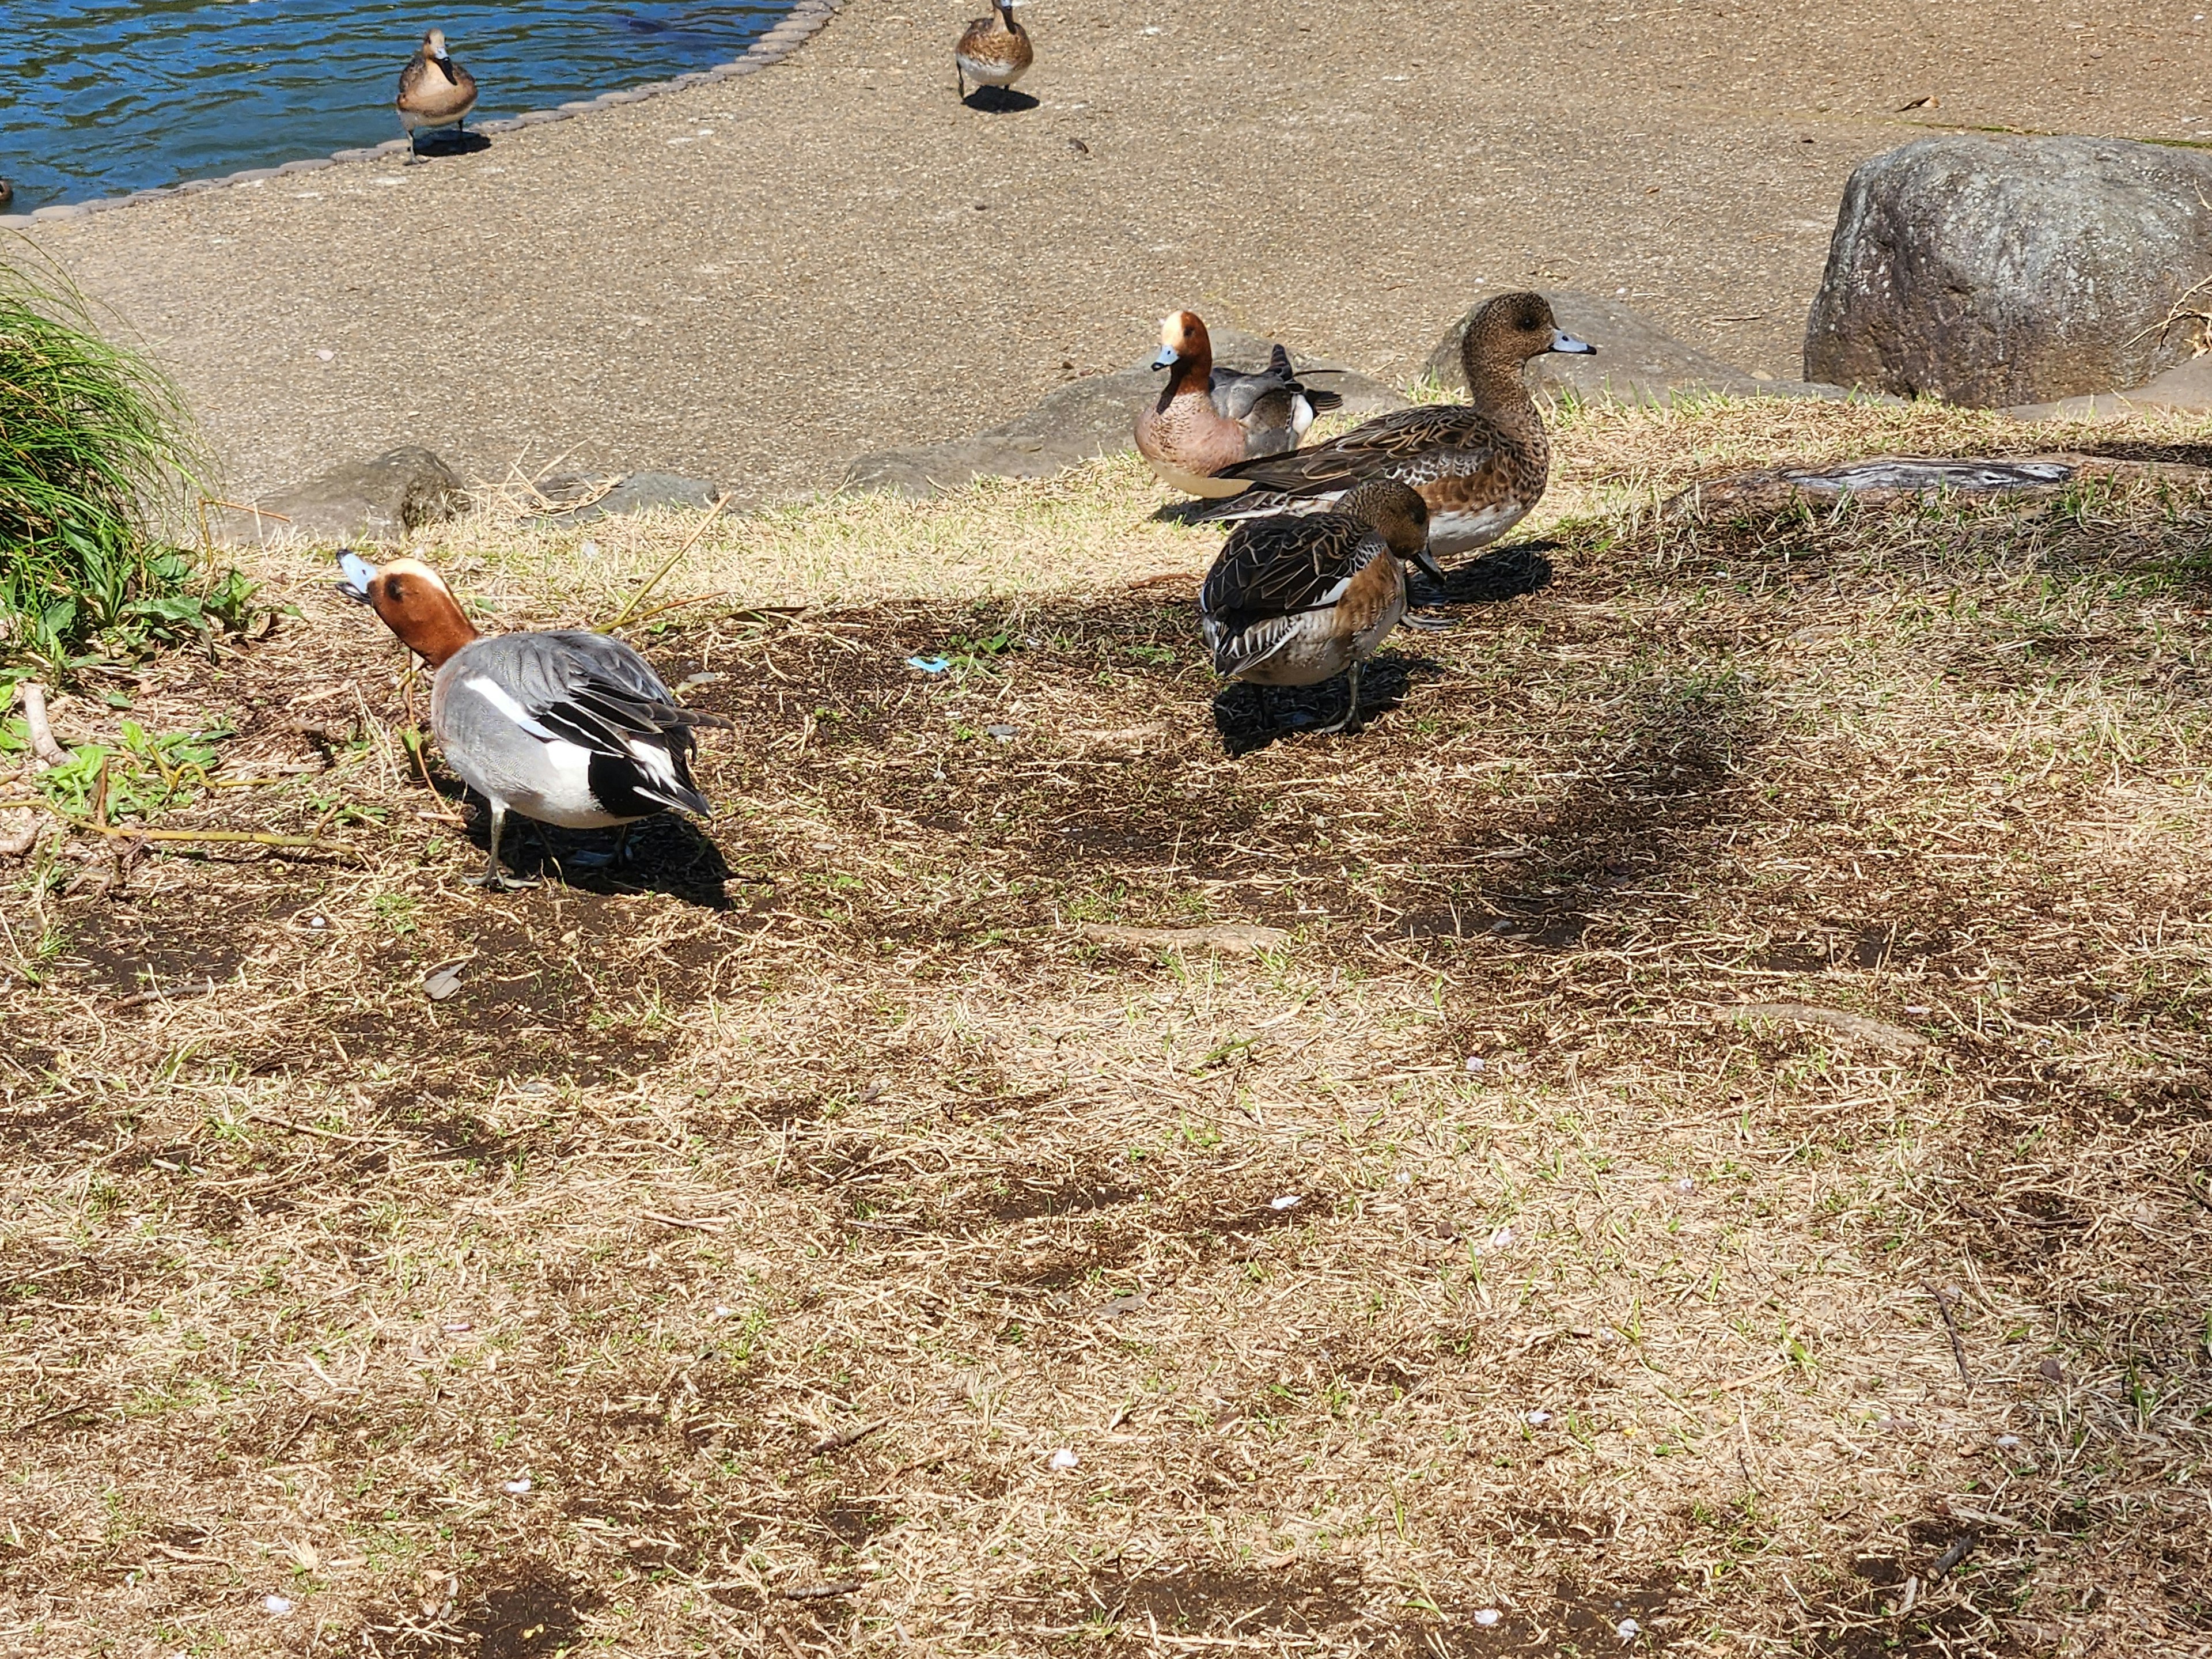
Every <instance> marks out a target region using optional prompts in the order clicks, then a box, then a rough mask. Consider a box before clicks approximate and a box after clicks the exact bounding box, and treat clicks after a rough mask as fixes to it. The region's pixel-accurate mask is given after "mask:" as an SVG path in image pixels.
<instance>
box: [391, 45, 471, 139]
mask: <svg viewBox="0 0 2212 1659" xmlns="http://www.w3.org/2000/svg"><path fill="white" fill-rule="evenodd" d="M476 106H477V77H476V76H473V75H471V74H470V73H469V72H468V71H467V70H465V69H463V68H462V67H461V66H460V65H459V64H457V63H455V62H454V61H453V55H452V54H451V53H449V52H447V50H446V32H445V30H443V29H430V30H428V31H426V32H425V33H424V34H423V36H422V45H421V46H417V47H416V49H415V55H414V56H413V57H412V58H409V59H408V60H407V67H406V68H405V69H404V70H400V71H399V95H398V97H397V98H394V99H393V100H392V107H393V108H394V109H396V110H398V112H399V125H400V129H401V130H402V131H404V132H405V133H406V135H407V147H408V157H409V160H410V161H420V160H421V159H422V150H421V149H420V148H419V147H418V145H417V143H416V133H418V132H420V131H422V129H423V128H424V127H453V128H457V129H459V130H461V131H466V129H465V128H464V127H462V125H461V124H462V123H463V122H464V121H465V120H467V119H468V115H469V112H470V111H471V110H472V109H474V108H475V107H476Z"/></svg>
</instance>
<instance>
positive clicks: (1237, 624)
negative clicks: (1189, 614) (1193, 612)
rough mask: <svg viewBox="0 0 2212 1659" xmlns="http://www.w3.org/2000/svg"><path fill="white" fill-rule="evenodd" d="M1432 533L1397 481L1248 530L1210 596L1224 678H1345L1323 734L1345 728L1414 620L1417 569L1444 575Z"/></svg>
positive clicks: (1252, 524)
mask: <svg viewBox="0 0 2212 1659" xmlns="http://www.w3.org/2000/svg"><path fill="white" fill-rule="evenodd" d="M1429 534H1430V531H1429V509H1428V506H1427V504H1426V503H1425V501H1422V500H1421V498H1420V496H1419V495H1418V494H1417V493H1416V492H1415V491H1414V490H1413V489H1410V488H1408V487H1407V485H1405V484H1402V483H1397V482H1396V481H1395V480H1393V479H1389V478H1374V479H1370V480H1369V481H1368V482H1367V483H1363V484H1361V485H1360V486H1359V487H1358V489H1354V490H1352V491H1351V492H1350V493H1349V494H1348V495H1345V496H1344V497H1343V498H1342V499H1341V500H1340V501H1338V502H1337V503H1336V504H1335V506H1334V507H1332V508H1331V509H1330V510H1329V511H1328V512H1326V513H1310V514H1306V515H1302V516H1292V515H1289V514H1279V515H1277V516H1274V517H1272V518H1265V519H1253V520H1249V521H1247V522H1245V523H1243V524H1240V525H1238V526H1237V528H1236V529H1235V530H1233V531H1231V532H1230V536H1229V540H1228V543H1227V544H1226V545H1225V546H1224V547H1223V548H1222V550H1221V556H1220V557H1218V558H1217V559H1216V560H1214V562H1213V568H1212V569H1210V570H1208V571H1207V572H1206V585H1205V586H1204V587H1202V588H1200V590H1199V599H1198V609H1199V617H1200V629H1201V630H1202V631H1203V633H1204V635H1205V639H1206V648H1207V649H1208V650H1209V651H1211V652H1212V653H1213V669H1214V671H1215V672H1216V673H1218V674H1219V675H1221V676H1222V677H1223V678H1226V679H1232V680H1248V681H1249V682H1251V683H1252V684H1255V685H1257V686H1261V687H1262V688H1265V687H1267V686H1273V685H1319V684H1321V683H1322V681H1323V680H1328V679H1334V678H1336V676H1337V675H1339V674H1344V675H1346V676H1347V677H1348V679H1349V688H1348V690H1346V696H1345V703H1344V714H1343V717H1342V718H1341V719H1340V720H1335V721H1334V722H1332V723H1331V724H1329V725H1328V726H1322V727H1320V728H1319V730H1320V731H1321V732H1340V731H1342V730H1343V729H1344V728H1345V727H1346V726H1349V725H1350V724H1351V723H1352V720H1354V719H1355V718H1356V717H1357V716H1358V713H1359V671H1360V667H1361V665H1363V664H1364V663H1365V662H1366V660H1367V659H1368V658H1370V657H1371V656H1373V655H1374V654H1375V653H1376V649H1377V648H1378V647H1380V646H1381V645H1382V643H1383V641H1384V640H1385V639H1386V638H1388V637H1389V634H1390V630H1391V629H1394V628H1395V627H1397V625H1398V624H1399V623H1401V622H1402V621H1403V620H1404V619H1405V616H1406V566H1407V563H1409V562H1410V563H1413V564H1417V565H1419V567H1420V568H1422V570H1423V571H1425V573H1426V574H1429V575H1430V576H1431V577H1432V578H1434V579H1436V580H1438V581H1441V580H1443V577H1442V574H1440V573H1439V572H1438V571H1437V568H1436V566H1435V565H1434V564H1433V563H1432V562H1431V561H1430V559H1429V556H1428V553H1427V551H1426V546H1427V543H1428V540H1429ZM1260 695H1261V699H1262V701H1263V702H1264V701H1265V699H1266V697H1267V692H1266V690H1264V689H1263V690H1261V694H1260Z"/></svg>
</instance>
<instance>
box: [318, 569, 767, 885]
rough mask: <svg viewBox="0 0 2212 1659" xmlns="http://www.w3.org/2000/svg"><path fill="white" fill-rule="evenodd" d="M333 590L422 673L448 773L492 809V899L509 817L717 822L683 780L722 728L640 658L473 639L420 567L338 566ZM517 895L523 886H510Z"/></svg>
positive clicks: (597, 639)
mask: <svg viewBox="0 0 2212 1659" xmlns="http://www.w3.org/2000/svg"><path fill="white" fill-rule="evenodd" d="M338 568H339V570H340V571H341V572H342V573H343V576H344V580H343V581H341V582H340V583H339V584H338V592H341V593H343V595H345V597H346V598H348V599H356V600H358V601H359V602H361V603H362V604H363V605H368V606H369V607H370V608H371V609H372V610H374V611H375V612H376V614H377V615H378V616H380V617H383V618H384V621H385V623H386V626H387V627H389V628H390V629H392V632H393V633H395V634H397V635H398V636H399V638H400V641H401V642H402V643H403V644H404V645H406V646H407V647H408V648H409V649H410V650H412V651H413V652H414V653H416V655H417V656H419V657H421V658H422V659H423V660H424V661H425V662H427V663H428V664H429V665H430V666H431V667H432V669H434V670H435V674H436V677H435V678H434V679H433V680H432V681H431V682H430V731H431V733H432V735H434V736H435V738H437V739H438V747H439V750H441V752H442V753H443V754H444V755H445V757H446V763H447V765H449V766H451V767H452V768H453V770H454V771H456V772H458V773H459V774H460V776H461V780H462V781H463V782H465V783H466V784H467V785H468V786H469V787H471V789H474V790H475V791H476V792H477V793H478V794H480V795H482V796H483V798H484V799H485V800H487V801H488V802H489V803H490V805H491V840H490V854H491V856H490V860H489V862H488V863H487V864H486V866H485V867H484V873H483V876H482V877H481V878H471V879H472V880H473V881H476V882H477V883H478V884H481V885H483V886H485V887H489V888H494V889H498V888H502V887H507V886H509V885H514V884H515V883H513V882H512V881H510V879H509V878H508V877H507V874H506V872H504V871H503V870H502V868H501V865H500V860H499V843H500V832H501V829H502V828H503V827H504V826H505V824H506V822H507V813H508V812H510V811H514V812H520V814H521V815H522V816H523V817H526V818H533V819H535V820H536V821H537V822H538V823H552V824H558V825H559V826H560V827H561V828H562V829H612V828H614V827H616V826H617V825H619V826H621V828H622V830H623V834H622V836H620V837H618V838H617V842H616V844H615V851H614V853H613V854H606V855H602V856H601V857H599V858H596V859H585V860H578V861H579V862H586V863H608V862H612V861H613V860H614V859H616V858H619V857H620V856H621V854H622V852H623V846H624V845H625V843H626V842H627V841H628V839H629V826H630V825H631V824H634V823H637V822H639V821H640V820H641V819H643V818H648V817H652V816H653V814H655V813H657V812H659V811H665V810H666V809H668V808H671V807H673V808H677V809H679V810H681V811H686V812H696V813H697V814H698V815H699V816H700V817H709V816H711V815H712V812H713V808H711V807H710V806H709V805H708V803H707V798H706V797H705V796H703V795H702V794H701V793H699V788H698V786H697V785H696V783H694V782H693V781H692V779H691V751H692V747H693V739H692V736H691V730H692V728H693V727H694V726H727V725H728V724H729V722H728V721H727V720H723V719H721V718H720V717H719V716H717V715H714V714H698V713H696V712H695V711H693V710H691V709H689V708H682V707H680V706H679V705H678V703H677V702H676V701H675V699H674V698H672V697H671V696H669V694H668V688H667V687H666V686H665V685H663V684H661V682H660V677H659V675H658V674H656V673H654V672H653V669H652V666H651V665H649V664H648V663H647V661H646V660H645V659H644V658H642V657H641V656H639V655H638V654H637V653H636V652H635V651H633V650H631V649H630V648H629V647H628V646H626V645H624V644H623V642H622V641H620V640H615V639H610V638H608V637H607V635H605V634H587V633H581V632H568V631H564V632H560V633H543V634H494V635H478V634H477V630H476V629H475V628H474V626H472V625H471V623H470V622H469V619H468V617H466V616H465V615H464V614H463V612H462V611H461V607H460V605H459V602H458V601H456V600H455V599H454V598H453V592H452V591H451V590H450V589H449V588H447V586H446V584H445V583H444V582H443V581H442V580H440V579H439V576H438V574H437V573H436V572H435V571H434V570H432V569H431V568H429V567H428V565H425V564H422V563H419V562H416V560H413V559H394V560H393V561H392V562H391V563H389V564H387V565H383V566H377V565H373V564H371V563H369V562H368V560H366V559H364V558H362V557H361V556H358V555H356V554H354V553H341V554H339V555H338ZM524 885H526V884H524Z"/></svg>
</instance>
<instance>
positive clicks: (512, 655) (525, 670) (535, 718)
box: [471, 632, 729, 814]
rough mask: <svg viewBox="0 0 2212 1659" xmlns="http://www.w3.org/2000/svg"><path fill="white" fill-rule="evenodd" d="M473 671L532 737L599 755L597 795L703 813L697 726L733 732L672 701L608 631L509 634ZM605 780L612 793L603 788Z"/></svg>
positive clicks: (488, 643)
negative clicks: (517, 713) (694, 765)
mask: <svg viewBox="0 0 2212 1659" xmlns="http://www.w3.org/2000/svg"><path fill="white" fill-rule="evenodd" d="M472 649H477V650H479V651H480V652H481V657H480V659H479V661H476V662H472V663H471V670H472V671H477V672H484V673H487V674H489V677H490V678H492V679H493V681H494V682H495V684H496V685H497V686H498V688H499V690H501V691H502V692H504V693H505V694H506V695H507V697H508V698H510V699H511V700H512V701H513V702H514V703H515V704H516V705H517V706H518V707H519V708H520V710H521V712H522V714H523V716H524V719H523V721H522V722H521V723H522V725H523V726H524V729H525V730H526V731H530V732H532V733H533V734H534V735H538V736H540V737H544V738H548V739H553V738H558V739H561V740H564V741H566V742H568V743H573V744H576V745H577V746H578V747H580V748H581V749H583V750H586V751H587V752H589V753H590V755H591V756H592V791H593V793H595V794H597V795H599V799H601V800H603V801H605V800H608V799H610V796H609V794H608V793H607V787H612V788H616V789H627V790H628V791H629V793H632V794H634V795H636V796H638V797H640V798H642V799H646V800H649V801H654V802H658V803H659V804H660V805H667V806H680V807H683V808H684V810H686V811H693V812H698V813H702V814H703V813H705V812H706V811H708V805H707V802H706V799H705V798H704V797H702V795H701V794H700V793H699V791H698V787H697V786H696V784H695V783H694V782H693V781H692V779H691V753H692V750H693V747H694V739H693V738H692V736H691V732H692V728H693V727H695V726H727V725H728V724H729V722H728V721H727V720H723V719H722V718H721V717H720V716H719V715H714V714H702V713H700V712H699V711H698V710H696V709H691V708H684V706H683V705H682V704H681V703H678V702H677V701H676V700H675V699H674V698H673V697H672V696H670V695H669V691H668V688H667V687H666V686H665V685H664V684H661V680H660V676H659V675H658V674H656V673H654V672H653V666H652V665H651V664H649V663H647V661H646V659H644V658H643V657H641V656H639V655H638V653H636V652H635V651H633V650H631V649H630V647H628V646H626V645H624V644H623V642H622V641H620V640H617V639H611V638H609V637H608V636H607V635H605V634H587V633H581V632H561V633H549V634H504V635H495V636H494V637H493V638H491V639H489V640H485V641H481V642H480V646H479V647H472ZM603 773H604V774H605V775H606V785H607V787H602V775H603Z"/></svg>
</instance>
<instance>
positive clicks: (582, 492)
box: [535, 472, 724, 524]
mask: <svg viewBox="0 0 2212 1659" xmlns="http://www.w3.org/2000/svg"><path fill="white" fill-rule="evenodd" d="M601 483H604V480H595V479H590V478H583V477H568V476H562V477H553V478H540V479H538V482H537V484H536V486H535V488H536V489H537V490H538V493H539V494H540V495H544V497H545V498H546V499H547V500H548V501H551V502H552V503H553V510H552V511H550V513H545V514H544V515H543V516H544V517H545V518H547V519H549V520H557V521H558V522H561V523H563V524H588V523H590V522H591V521H592V520H593V519H603V518H605V517H606V516H607V515H608V514H609V513H657V512H665V511H671V510H673V509H676V508H679V507H695V508H696V507H712V506H714V503H715V501H717V500H718V499H719V498H720V496H721V495H723V493H724V492H723V490H722V489H721V487H720V485H717V484H711V483H705V482H703V481H702V480H701V479H698V478H685V477H678V475H677V474H675V473H673V472H630V473H625V474H624V475H623V477H622V480H621V482H619V483H617V484H616V485H615V486H614V488H613V489H607V490H605V491H604V492H602V490H601V489H600V487H599V486H600V485H601ZM571 501H574V502H575V503H577V505H575V506H574V507H569V506H568V505H566V504H567V503H568V502H571Z"/></svg>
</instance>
